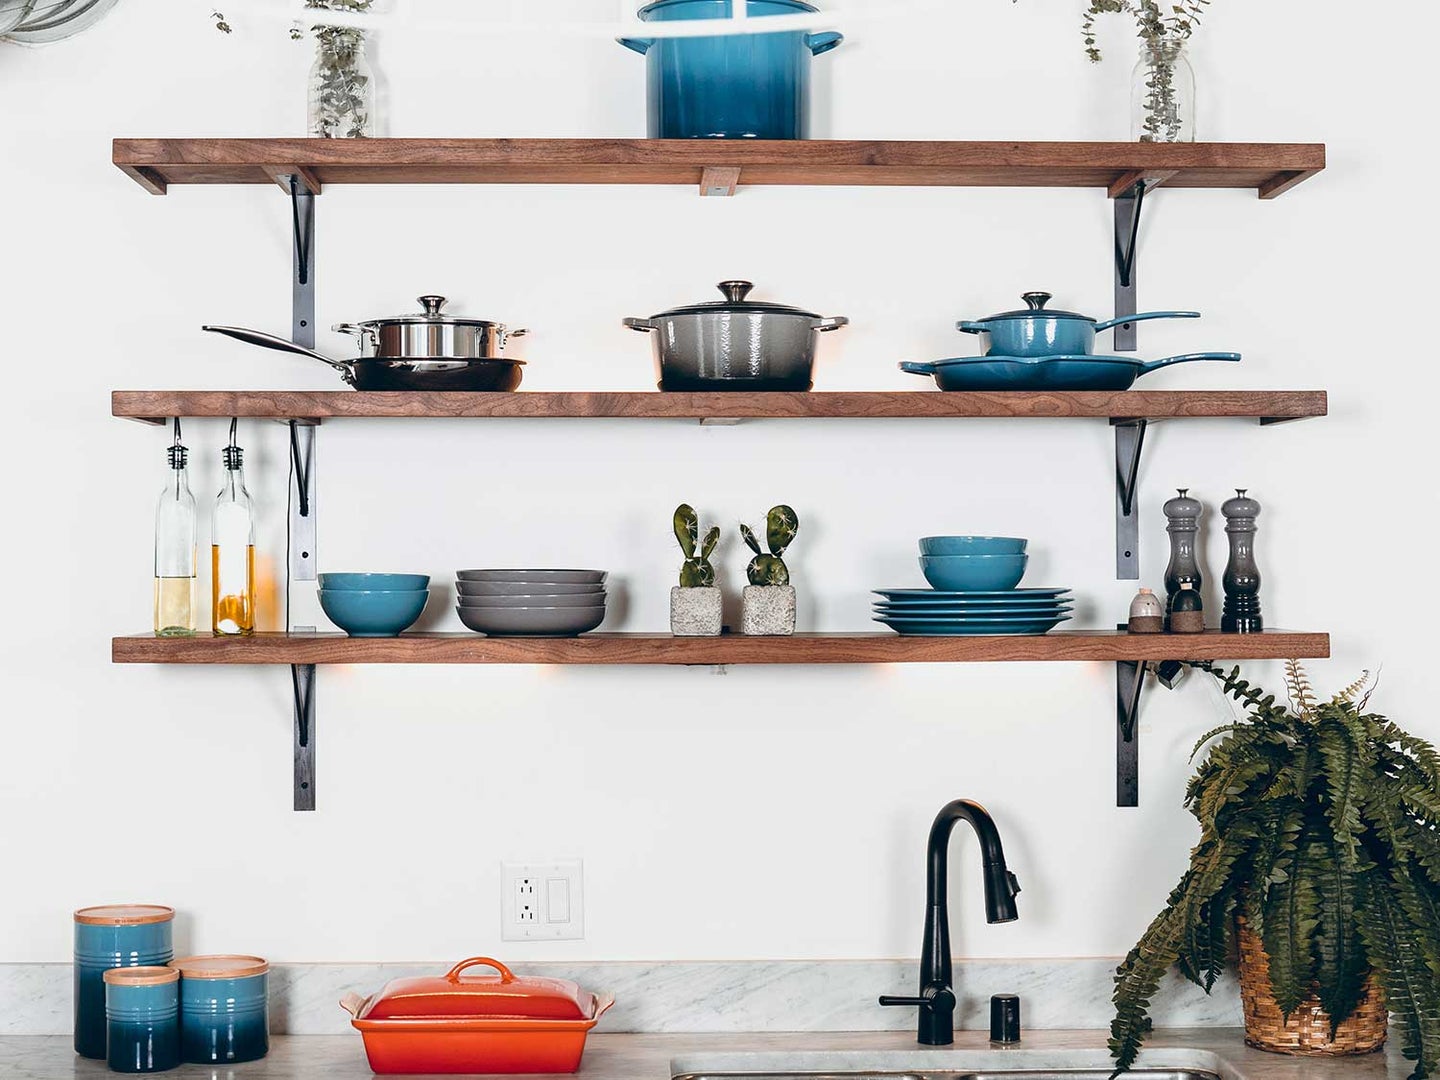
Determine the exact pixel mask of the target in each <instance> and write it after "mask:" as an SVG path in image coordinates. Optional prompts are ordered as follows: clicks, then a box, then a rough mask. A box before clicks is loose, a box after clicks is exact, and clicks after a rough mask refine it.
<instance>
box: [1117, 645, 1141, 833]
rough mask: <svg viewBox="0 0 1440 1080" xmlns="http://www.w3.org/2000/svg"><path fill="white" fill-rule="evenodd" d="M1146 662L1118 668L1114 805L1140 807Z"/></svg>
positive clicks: (1124, 662)
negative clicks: (1141, 734)
mask: <svg viewBox="0 0 1440 1080" xmlns="http://www.w3.org/2000/svg"><path fill="white" fill-rule="evenodd" d="M1147 666H1148V665H1147V664H1146V662H1145V661H1143V660H1119V661H1117V662H1116V664H1115V805H1116V806H1124V807H1130V806H1139V805H1140V696H1141V692H1142V691H1143V690H1144V689H1145V669H1146V667H1147Z"/></svg>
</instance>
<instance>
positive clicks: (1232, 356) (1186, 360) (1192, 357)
mask: <svg viewBox="0 0 1440 1080" xmlns="http://www.w3.org/2000/svg"><path fill="white" fill-rule="evenodd" d="M1197 360H1224V361H1227V362H1229V363H1232V364H1235V363H1239V361H1240V354H1239V353H1238V352H1197V353H1186V354H1185V355H1184V356H1167V357H1165V359H1164V360H1151V361H1150V362H1149V363H1148V364H1141V365H1140V374H1141V375H1148V374H1150V372H1152V371H1158V370H1159V369H1160V368H1163V367H1169V366H1170V365H1171V364H1190V363H1194V362H1195V361H1197Z"/></svg>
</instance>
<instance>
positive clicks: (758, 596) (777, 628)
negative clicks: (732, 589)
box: [740, 585, 795, 637]
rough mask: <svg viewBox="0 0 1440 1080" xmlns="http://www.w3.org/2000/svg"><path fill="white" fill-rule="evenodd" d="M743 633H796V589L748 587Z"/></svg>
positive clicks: (744, 606) (770, 635)
mask: <svg viewBox="0 0 1440 1080" xmlns="http://www.w3.org/2000/svg"><path fill="white" fill-rule="evenodd" d="M740 632H741V633H742V634H750V635H753V636H756V637H788V636H789V635H791V634H793V633H795V587H794V586H793V585H746V586H745V592H744V594H743V599H742V602H741V612H740Z"/></svg>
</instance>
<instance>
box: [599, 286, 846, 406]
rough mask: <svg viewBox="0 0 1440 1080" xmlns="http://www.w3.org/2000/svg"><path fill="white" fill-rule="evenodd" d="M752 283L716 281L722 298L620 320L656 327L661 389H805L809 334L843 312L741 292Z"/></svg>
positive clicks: (810, 366) (810, 365)
mask: <svg viewBox="0 0 1440 1080" xmlns="http://www.w3.org/2000/svg"><path fill="white" fill-rule="evenodd" d="M754 287H755V286H754V285H753V284H751V283H750V282H748V281H722V282H721V283H720V291H721V292H722V293H723V294H724V295H725V299H724V300H715V301H711V302H709V303H701V304H690V305H687V306H685V307H677V308H672V309H671V310H669V311H662V312H661V313H660V314H658V315H654V316H652V317H651V318H648V319H626V320H625V325H626V326H628V327H630V329H632V330H641V331H645V332H647V333H653V334H654V335H655V362H656V364H657V366H658V368H659V372H660V389H661V390H809V389H810V387H811V386H812V385H813V383H814V365H815V341H816V337H815V335H816V334H818V333H824V332H826V331H829V330H838V329H840V327H842V326H845V325H847V324H848V323H849V321H850V320H849V319H846V318H842V317H839V316H836V317H834V318H825V317H823V316H820V315H816V314H815V313H814V312H812V311H804V310H802V309H800V308H795V307H789V306H787V305H785V304H774V303H770V302H768V301H756V300H748V299H746V297H748V296H749V294H750V290H751V289H753V288H754Z"/></svg>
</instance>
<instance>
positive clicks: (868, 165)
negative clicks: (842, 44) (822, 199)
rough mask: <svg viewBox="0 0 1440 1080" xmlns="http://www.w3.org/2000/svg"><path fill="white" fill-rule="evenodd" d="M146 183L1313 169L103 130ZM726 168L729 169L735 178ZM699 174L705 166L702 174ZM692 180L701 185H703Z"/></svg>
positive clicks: (1257, 187)
mask: <svg viewBox="0 0 1440 1080" xmlns="http://www.w3.org/2000/svg"><path fill="white" fill-rule="evenodd" d="M114 162H115V164H116V165H117V166H118V167H119V168H121V169H123V170H124V171H125V172H126V173H128V174H129V175H130V176H131V177H133V178H134V179H135V180H136V181H137V182H138V183H139V184H141V186H143V187H144V188H145V189H146V190H147V191H151V192H153V193H154V194H157V195H163V194H165V192H166V190H167V189H168V188H169V186H170V185H172V184H270V183H277V182H278V183H280V184H281V185H282V186H286V185H288V180H286V179H285V178H286V177H289V176H291V175H296V176H299V177H301V178H302V182H303V183H304V184H305V185H306V187H308V188H309V189H310V190H311V191H312V192H314V193H316V194H318V193H319V192H320V191H321V190H322V189H323V187H324V186H325V185H326V184H674V185H686V184H693V185H697V186H700V189H701V192H702V193H703V194H715V193H721V194H730V193H732V192H733V191H734V188H735V185H736V184H737V183H738V184H739V185H742V186H745V185H757V184H774V185H841V186H843V185H856V186H900V187H1075V188H1079V187H1088V188H1104V189H1106V190H1107V191H1108V192H1109V193H1110V195H1111V196H1112V197H1114V196H1118V195H1122V194H1124V193H1125V192H1126V191H1128V190H1129V189H1130V188H1131V187H1133V186H1134V185H1135V184H1136V183H1137V182H1138V181H1140V180H1147V181H1150V182H1152V184H1153V183H1156V182H1163V183H1164V184H1165V185H1166V186H1168V187H1182V188H1241V189H1252V190H1254V191H1256V192H1258V193H1259V195H1260V197H1261V198H1262V199H1273V198H1275V197H1276V196H1278V195H1281V194H1284V193H1285V192H1286V191H1288V190H1290V189H1291V188H1292V187H1294V186H1295V185H1296V184H1298V183H1300V182H1301V181H1303V180H1306V179H1308V178H1309V177H1311V176H1314V175H1315V174H1316V173H1318V172H1320V171H1321V170H1323V169H1324V168H1325V146H1324V144H1322V143H1139V142H1134V143H1131V142H1116V143H1080V142H928V141H927V142H886V141H849V140H843V141H842V140H806V141H785V142H770V141H749V140H723V139H715V140H710V139H705V140H690V139H116V140H115V145H114ZM735 170H739V172H738V179H737V174H736V172H735ZM707 173H708V174H709V175H708V176H707ZM702 180H703V181H704V182H703V183H702Z"/></svg>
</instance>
